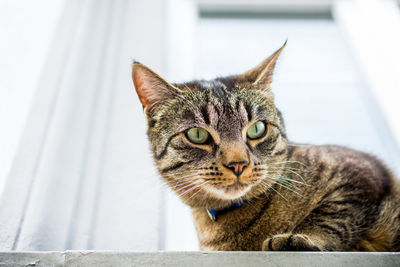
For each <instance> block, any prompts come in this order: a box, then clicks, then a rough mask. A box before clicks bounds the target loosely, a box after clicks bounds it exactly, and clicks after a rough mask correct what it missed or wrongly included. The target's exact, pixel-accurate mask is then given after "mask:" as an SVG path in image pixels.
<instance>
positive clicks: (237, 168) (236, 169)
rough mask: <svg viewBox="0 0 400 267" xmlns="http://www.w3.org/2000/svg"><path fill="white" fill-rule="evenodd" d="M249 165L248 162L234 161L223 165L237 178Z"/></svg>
mask: <svg viewBox="0 0 400 267" xmlns="http://www.w3.org/2000/svg"><path fill="white" fill-rule="evenodd" d="M248 165H249V162H248V161H236V162H232V161H231V162H229V163H228V164H226V165H225V167H227V168H228V169H230V170H231V171H232V172H233V173H234V174H235V175H236V176H237V177H239V176H240V175H241V174H242V173H243V171H244V168H246V167H247V166H248Z"/></svg>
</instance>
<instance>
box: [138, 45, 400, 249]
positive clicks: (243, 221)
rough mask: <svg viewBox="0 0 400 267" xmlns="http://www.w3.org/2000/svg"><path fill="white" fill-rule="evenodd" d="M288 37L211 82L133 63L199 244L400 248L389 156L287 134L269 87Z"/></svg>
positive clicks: (165, 171) (159, 154)
mask: <svg viewBox="0 0 400 267" xmlns="http://www.w3.org/2000/svg"><path fill="white" fill-rule="evenodd" d="M285 45H286V43H285V44H284V45H283V46H282V47H281V48H280V49H278V50H277V51H276V52H275V53H273V54H272V55H271V56H270V57H268V58H267V59H265V60H264V61H262V62H261V64H259V65H258V66H256V67H255V68H253V69H251V70H249V71H246V72H244V73H243V74H240V75H236V76H229V77H223V78H216V79H214V80H210V81H205V80H201V81H191V82H185V83H179V84H173V83H169V82H167V81H166V80H165V79H163V78H162V77H161V76H159V75H158V74H157V73H155V72H154V71H153V70H151V69H150V68H148V67H146V66H145V65H143V64H141V63H139V62H136V61H135V62H134V63H133V65H132V79H133V83H134V87H135V89H136V92H137V94H138V96H139V99H140V102H141V103H142V105H143V108H144V113H145V116H146V119H147V121H148V137H149V140H150V145H151V150H152V152H153V156H154V160H155V163H156V166H157V168H158V171H159V173H160V175H161V176H162V178H163V180H164V181H165V183H166V184H167V185H168V186H169V187H170V188H172V190H174V191H175V192H176V193H177V194H178V195H179V197H180V198H181V199H182V201H183V202H184V203H186V204H187V205H189V206H190V207H191V210H192V214H193V218H194V221H195V226H196V229H197V233H198V237H199V242H200V248H201V250H210V251H211V250H243V251H255V250H266V251H400V185H399V182H398V180H397V179H396V178H395V177H394V175H393V174H392V172H391V171H390V170H389V169H388V168H387V167H386V166H385V165H384V163H382V162H381V161H380V160H378V159H377V158H375V157H374V156H372V155H369V154H367V153H363V152H359V151H355V150H352V149H349V148H346V147H340V146H334V145H326V146H314V145H299V144H295V143H293V142H291V141H289V140H288V139H287V136H286V130H285V125H284V121H283V118H282V115H281V113H280V111H279V110H278V109H277V107H276V106H275V104H274V95H273V92H272V90H271V82H272V77H273V72H274V68H275V65H276V62H277V59H278V57H279V55H280V54H281V52H282V50H283V49H284V47H285Z"/></svg>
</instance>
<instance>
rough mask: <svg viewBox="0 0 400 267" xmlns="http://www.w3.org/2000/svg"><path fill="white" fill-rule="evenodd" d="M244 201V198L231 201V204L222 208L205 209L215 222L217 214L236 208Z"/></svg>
mask: <svg viewBox="0 0 400 267" xmlns="http://www.w3.org/2000/svg"><path fill="white" fill-rule="evenodd" d="M245 202H246V200H241V201H238V202H235V203H233V205H232V206H230V207H227V208H225V209H222V210H215V209H206V211H207V214H208V216H209V217H210V219H211V220H213V221H214V222H215V221H216V220H217V214H222V213H225V212H228V211H231V210H234V209H236V208H238V207H241V206H242V205H243V204H244V203H245Z"/></svg>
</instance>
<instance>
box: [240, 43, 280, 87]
mask: <svg viewBox="0 0 400 267" xmlns="http://www.w3.org/2000/svg"><path fill="white" fill-rule="evenodd" d="M286 43H287V40H286V41H285V43H284V44H283V45H282V46H281V48H279V49H278V50H277V51H275V53H273V54H272V55H271V56H269V57H268V58H266V59H265V60H264V61H263V62H261V63H260V64H259V65H257V66H256V67H255V68H253V69H251V70H249V71H246V72H245V73H243V74H241V75H239V78H240V80H244V81H246V82H250V83H252V84H255V85H256V84H257V85H261V86H262V85H268V84H270V83H271V82H272V76H273V74H274V69H275V65H276V61H277V60H278V57H279V55H280V54H281V53H282V51H283V49H284V48H285V46H286Z"/></svg>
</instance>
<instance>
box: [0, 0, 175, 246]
mask: <svg viewBox="0 0 400 267" xmlns="http://www.w3.org/2000/svg"><path fill="white" fill-rule="evenodd" d="M165 12H166V9H165V2H164V1H163V0H148V1H139V0H134V1H129V0H117V1H110V0H101V1H98V0H85V1H78V0H76V1H75V0H73V1H67V2H66V6H65V8H64V12H63V15H62V16H61V19H60V23H59V26H58V29H57V31H56V33H55V36H54V41H53V44H52V46H51V48H50V50H49V52H48V53H49V54H48V58H47V62H46V63H45V66H44V69H43V72H42V73H43V74H42V78H41V82H40V83H39V86H38V89H37V92H36V97H35V99H34V101H33V105H32V108H31V111H30V114H29V116H28V119H27V123H26V127H25V130H24V132H23V134H22V138H21V140H20V145H19V149H18V151H17V153H16V157H15V159H14V161H13V165H12V168H11V171H10V174H9V176H8V177H7V181H6V185H5V188H4V193H3V194H2V196H1V199H0V231H1V232H0V250H64V249H88V248H93V249H135V250H155V249H157V248H158V247H159V236H160V234H159V231H158V224H159V222H160V218H159V209H160V207H159V204H160V203H161V202H160V201H159V196H160V194H159V192H158V191H159V186H158V183H157V181H158V179H157V177H156V174H155V172H154V167H153V163H152V161H151V156H150V155H149V149H148V145H147V142H145V141H144V140H143V139H145V122H144V119H143V114H142V112H141V107H140V104H139V102H138V100H137V97H136V96H135V93H134V91H133V88H132V83H131V78H130V64H131V61H132V58H136V59H137V60H140V61H142V62H144V63H146V64H148V65H150V66H152V68H154V69H157V70H159V71H160V73H162V72H164V71H165V68H166V64H165V58H166V56H165V51H166V49H165V47H166V27H167V25H166V14H165ZM146 153H147V154H148V155H146V156H144V155H143V154H146Z"/></svg>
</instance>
